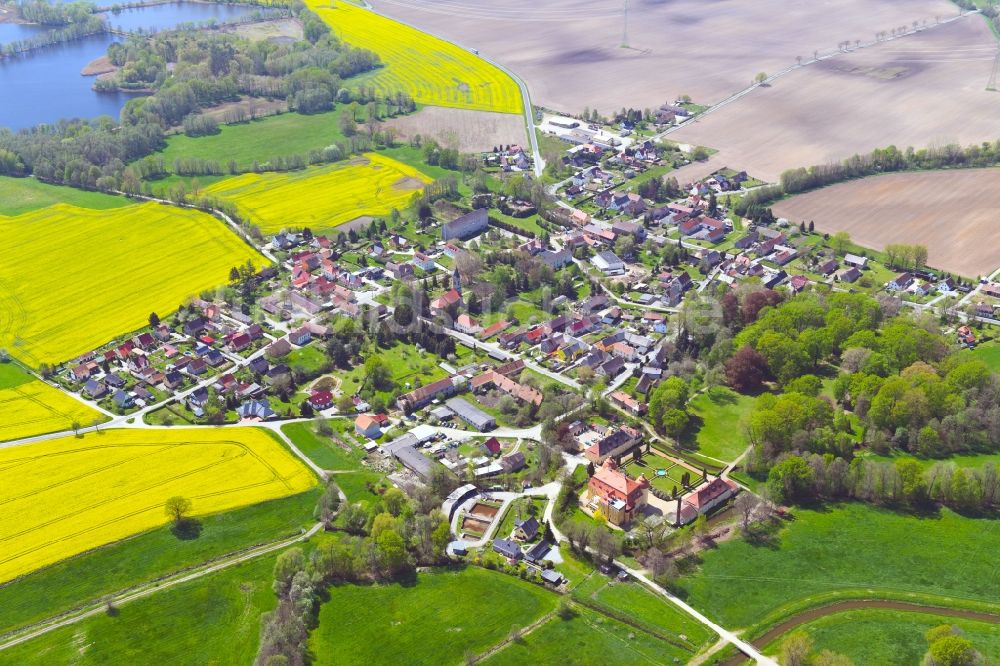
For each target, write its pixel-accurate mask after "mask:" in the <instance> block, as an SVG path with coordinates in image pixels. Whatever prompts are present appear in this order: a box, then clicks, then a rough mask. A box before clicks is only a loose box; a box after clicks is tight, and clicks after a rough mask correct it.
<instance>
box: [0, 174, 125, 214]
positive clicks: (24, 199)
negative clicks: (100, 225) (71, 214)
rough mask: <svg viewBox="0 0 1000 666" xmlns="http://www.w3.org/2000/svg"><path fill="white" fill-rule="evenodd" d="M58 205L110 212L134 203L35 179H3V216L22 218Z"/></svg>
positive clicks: (0, 211)
mask: <svg viewBox="0 0 1000 666" xmlns="http://www.w3.org/2000/svg"><path fill="white" fill-rule="evenodd" d="M57 203H65V204H69V205H71V206H79V207H80V208H94V209H97V210H106V209H108V208H120V207H122V206H128V205H129V204H131V203H132V202H131V201H129V200H128V199H126V198H125V197H116V196H112V195H110V194H102V193H100V192H87V191H86V190H77V189H74V188H72V187H64V186H62V185H48V184H46V183H42V182H40V181H38V180H35V179H34V178H10V177H7V176H0V215H20V214H21V213H27V212H29V211H33V210H38V209H39V208H45V207H47V206H51V205H52V204H57Z"/></svg>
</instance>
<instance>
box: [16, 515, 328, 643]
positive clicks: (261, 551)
mask: <svg viewBox="0 0 1000 666" xmlns="http://www.w3.org/2000/svg"><path fill="white" fill-rule="evenodd" d="M322 528H323V524H322V523H316V524H315V525H313V526H312V527H311V528H309V529H308V530H307V531H305V532H304V533H301V534H298V535H296V536H294V537H291V538H287V539H282V540H280V541H272V542H270V543H266V544H263V545H260V546H254V547H252V548H251V549H249V550H244V551H236V552H234V553H230V554H228V555H224V556H223V557H222V558H220V559H217V560H215V561H213V562H210V563H207V564H202V565H199V566H198V567H196V568H195V569H193V570H187V571H182V572H179V573H175V574H171V575H169V576H167V577H165V578H160V579H156V580H153V581H149V582H147V583H142V584H140V585H138V586H136V587H133V588H129V589H128V590H125V591H121V592H117V593H114V594H112V595H110V596H107V597H105V598H104V599H103V600H102V601H100V602H97V603H91V604H88V605H86V606H84V607H82V608H79V609H77V610H71V611H67V612H65V613H62V614H60V615H57V616H55V617H52V618H49V619H46V620H41V621H39V622H36V623H34V624H30V625H28V626H26V627H21V628H19V629H15V630H14V631H11V632H8V633H7V634H5V635H4V636H3V638H0V640H3V642H0V651H3V650H6V649H8V648H12V647H15V646H17V645H20V644H22V643H25V642H27V641H30V640H32V639H34V638H38V637H39V636H43V635H45V634H47V633H49V632H52V631H55V630H56V629H60V628H62V627H67V626H70V625H73V624H76V623H78V622H81V621H83V620H86V619H87V618H90V617H94V616H96V615H100V614H101V613H105V612H107V608H108V605H109V604H112V605H114V606H121V605H124V604H127V603H129V602H130V601H137V600H139V599H144V598H146V597H148V596H151V595H152V594H154V593H156V592H159V591H162V590H168V589H170V588H172V587H176V586H177V585H181V584H183V583H188V582H190V581H193V580H197V579H199V578H202V577H204V576H207V575H209V574H212V573H215V572H217V571H222V570H223V569H228V568H229V567H233V566H236V565H238V564H243V563H244V562H248V561H250V560H253V559H256V558H258V557H261V556H263V555H268V554H270V553H273V552H275V551H277V550H281V549H283V548H286V547H288V546H291V545H293V544H295V543H298V542H301V541H307V540H308V539H309V538H311V537H312V536H313V535H314V534H316V533H317V532H319V531H320V530H321V529H322Z"/></svg>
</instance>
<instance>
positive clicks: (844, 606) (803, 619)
mask: <svg viewBox="0 0 1000 666" xmlns="http://www.w3.org/2000/svg"><path fill="white" fill-rule="evenodd" d="M851 610H898V611H905V612H909V613H930V614H933V615H944V616H945V617H957V618H960V619H963V620H978V621H980V622H992V623H994V624H1000V615H994V614H992V613H984V612H980V611H972V610H963V609H960V608H945V607H942V606H923V605H920V604H910V603H906V602H904V601H889V600H886V599H855V600H853V601H841V602H838V603H835V604H828V605H826V606H818V607H816V608H812V609H810V610H807V611H803V612H802V613H799V614H798V615H795V616H794V617H792V618H790V619H788V620H785V621H784V622H782V623H781V624H779V625H777V626H775V627H773V628H772V629H770V630H769V631H768V632H767V633H765V634H764V635H762V636H761V637H760V638H757V639H755V640H754V641H753V644H754V646H755V647H757V648H759V649H764V648H765V647H766V646H767V645H769V644H771V643H773V642H774V641H775V640H776V639H778V638H780V637H781V636H783V635H785V634H787V633H788V632H790V631H792V630H793V629H795V628H797V627H800V626H802V625H803V624H807V623H809V622H812V621H813V620H818V619H819V618H821V617H826V616H827V615H834V614H836V613H843V612H846V611H851ZM745 661H746V657H744V656H743V655H738V656H735V657H731V658H729V659H727V660H725V661H723V662H720V663H721V666H738V665H739V664H742V663H744V662H745Z"/></svg>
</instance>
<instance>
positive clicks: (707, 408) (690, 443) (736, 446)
mask: <svg viewBox="0 0 1000 666" xmlns="http://www.w3.org/2000/svg"><path fill="white" fill-rule="evenodd" d="M755 401H756V398H754V397H753V396H748V395H741V394H739V393H736V392H735V391H733V390H731V389H728V388H726V387H724V386H717V387H715V388H712V389H709V390H708V391H705V392H704V393H700V394H698V395H697V396H695V397H694V398H693V399H692V400H691V402H690V403H688V411H690V413H691V417H692V418H691V425H692V427H691V428H690V432H689V433H687V434H685V435H684V436H683V437H682V438H681V446H682V447H683V448H684V449H685V450H692V451H697V452H698V453H701V454H702V455H705V456H709V457H712V458H715V459H717V460H725V461H732V460H735V459H736V458H738V457H739V455H740V454H741V453H743V451H744V450H745V449H746V448H747V441H746V438H745V437H744V436H743V430H742V428H741V426H740V422H741V421H742V420H744V419H745V418H746V417H747V416H748V415H749V414H750V410H751V409H752V408H753V405H754V402H755Z"/></svg>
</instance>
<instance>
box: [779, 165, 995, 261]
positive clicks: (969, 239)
mask: <svg viewBox="0 0 1000 666" xmlns="http://www.w3.org/2000/svg"><path fill="white" fill-rule="evenodd" d="M773 210H774V214H775V215H777V216H779V217H784V218H788V219H789V220H790V221H792V222H793V223H796V224H798V223H799V222H801V221H806V222H807V223H808V221H810V220H811V221H815V222H816V228H817V229H818V230H820V231H824V232H830V233H833V232H836V231H847V232H848V233H850V234H851V239H852V240H854V241H855V242H856V243H859V244H860V245H864V246H866V247H873V248H876V249H879V250H881V249H882V248H884V247H885V246H886V245H887V244H889V243H908V244H914V243H919V244H921V245H926V246H927V250H928V264H929V265H931V266H933V267H935V268H941V269H944V270H946V271H950V272H953V273H958V274H960V275H964V276H966V277H976V276H977V275H984V274H988V273H991V272H992V271H994V270H995V269H996V268H997V267H998V266H1000V168H998V169H956V170H952V171H926V172H911V173H895V174H888V175H885V176H873V177H871V178H864V179H861V180H854V181H850V182H847V183H841V184H839V185H831V186H830V187H824V188H822V189H819V190H815V191H813V192H808V193H806V194H800V195H798V196H795V197H792V198H790V199H787V200H785V201H781V202H779V203H777V204H775V205H774V206H773Z"/></svg>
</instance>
